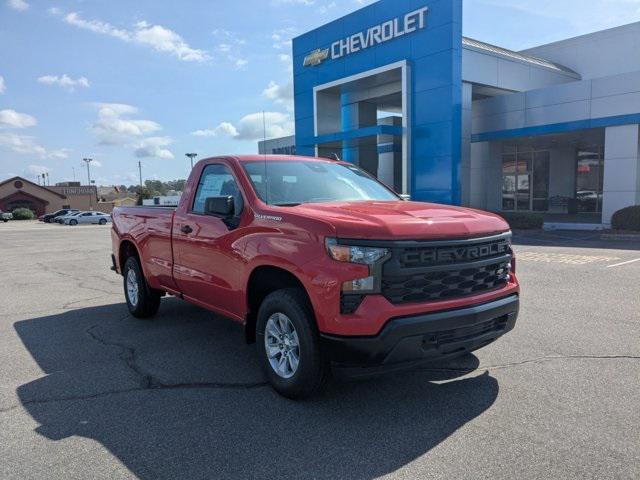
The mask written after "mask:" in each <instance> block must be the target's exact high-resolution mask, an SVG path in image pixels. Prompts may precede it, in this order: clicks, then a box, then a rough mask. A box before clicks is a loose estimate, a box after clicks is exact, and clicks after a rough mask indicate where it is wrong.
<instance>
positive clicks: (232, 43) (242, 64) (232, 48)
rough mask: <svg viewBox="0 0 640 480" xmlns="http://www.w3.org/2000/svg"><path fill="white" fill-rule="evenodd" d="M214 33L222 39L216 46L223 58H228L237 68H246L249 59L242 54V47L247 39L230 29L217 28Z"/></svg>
mask: <svg viewBox="0 0 640 480" xmlns="http://www.w3.org/2000/svg"><path fill="white" fill-rule="evenodd" d="M212 33H213V35H214V36H215V37H216V38H217V39H219V40H220V43H218V45H217V46H216V51H217V52H218V53H220V55H221V56H222V57H223V58H226V59H227V60H228V61H229V63H230V64H231V65H232V66H233V67H234V68H235V69H236V70H246V68H247V66H248V65H249V60H247V59H246V58H244V57H243V56H242V53H241V51H242V47H243V46H244V45H245V44H246V43H247V42H246V40H244V39H243V38H241V37H239V36H238V35H237V34H235V33H233V32H230V31H229V30H224V29H216V30H214V31H213V32H212Z"/></svg>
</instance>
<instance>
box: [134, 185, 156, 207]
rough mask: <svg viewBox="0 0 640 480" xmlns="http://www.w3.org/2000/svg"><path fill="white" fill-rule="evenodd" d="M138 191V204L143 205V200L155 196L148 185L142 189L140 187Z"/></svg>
mask: <svg viewBox="0 0 640 480" xmlns="http://www.w3.org/2000/svg"><path fill="white" fill-rule="evenodd" d="M136 193H137V195H138V201H137V202H136V203H137V204H138V205H142V201H143V200H148V199H150V198H153V193H152V192H151V190H149V189H148V188H146V187H142V189H141V188H140V187H138V190H137V192H136Z"/></svg>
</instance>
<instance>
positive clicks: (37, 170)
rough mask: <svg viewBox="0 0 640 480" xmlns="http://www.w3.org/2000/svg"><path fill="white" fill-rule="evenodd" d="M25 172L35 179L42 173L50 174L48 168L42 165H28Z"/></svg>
mask: <svg viewBox="0 0 640 480" xmlns="http://www.w3.org/2000/svg"><path fill="white" fill-rule="evenodd" d="M25 172H26V173H27V174H28V175H30V176H32V177H35V176H36V175H42V174H43V173H51V169H50V168H49V167H45V166H44V165H29V166H28V167H27V168H26V169H25Z"/></svg>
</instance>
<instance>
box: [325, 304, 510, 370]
mask: <svg viewBox="0 0 640 480" xmlns="http://www.w3.org/2000/svg"><path fill="white" fill-rule="evenodd" d="M519 303H520V300H519V296H518V295H510V296H508V297H505V298H502V299H499V300H495V301H492V302H489V303H484V304H482V305H475V306H472V307H466V308H460V309H455V310H448V311H444V312H435V313H428V314H424V315H416V316H411V317H402V318H393V319H391V320H390V321H389V322H387V324H386V325H385V327H384V328H383V329H382V331H381V332H380V334H379V335H377V336H374V337H339V336H334V335H326V334H321V339H322V344H323V348H324V349H325V352H326V353H327V354H328V355H329V357H330V358H331V360H332V363H333V365H334V367H337V368H338V369H340V370H341V372H342V373H343V374H345V375H346V376H350V377H357V376H367V375H370V374H372V373H384V372H385V371H394V370H399V369H405V368H411V367H412V366H415V365H419V364H422V363H426V362H430V361H435V360H442V359H446V358H453V357H457V356H460V355H464V354H465V353H469V352H472V351H474V350H477V349H479V348H482V347H484V346H485V345H488V344H489V343H491V342H493V341H495V340H497V339H498V338H499V337H501V336H502V335H504V334H505V333H507V332H509V331H511V330H513V328H514V327H515V324H516V320H517V317H518V310H519Z"/></svg>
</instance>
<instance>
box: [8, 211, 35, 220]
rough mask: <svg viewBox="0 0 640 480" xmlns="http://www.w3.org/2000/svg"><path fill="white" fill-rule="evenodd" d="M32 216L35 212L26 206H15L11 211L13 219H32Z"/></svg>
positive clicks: (33, 216)
mask: <svg viewBox="0 0 640 480" xmlns="http://www.w3.org/2000/svg"><path fill="white" fill-rule="evenodd" d="M34 218H36V215H35V213H33V212H32V211H31V210H29V209H28V208H16V209H15V210H14V211H13V219H14V220H33V219H34Z"/></svg>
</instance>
